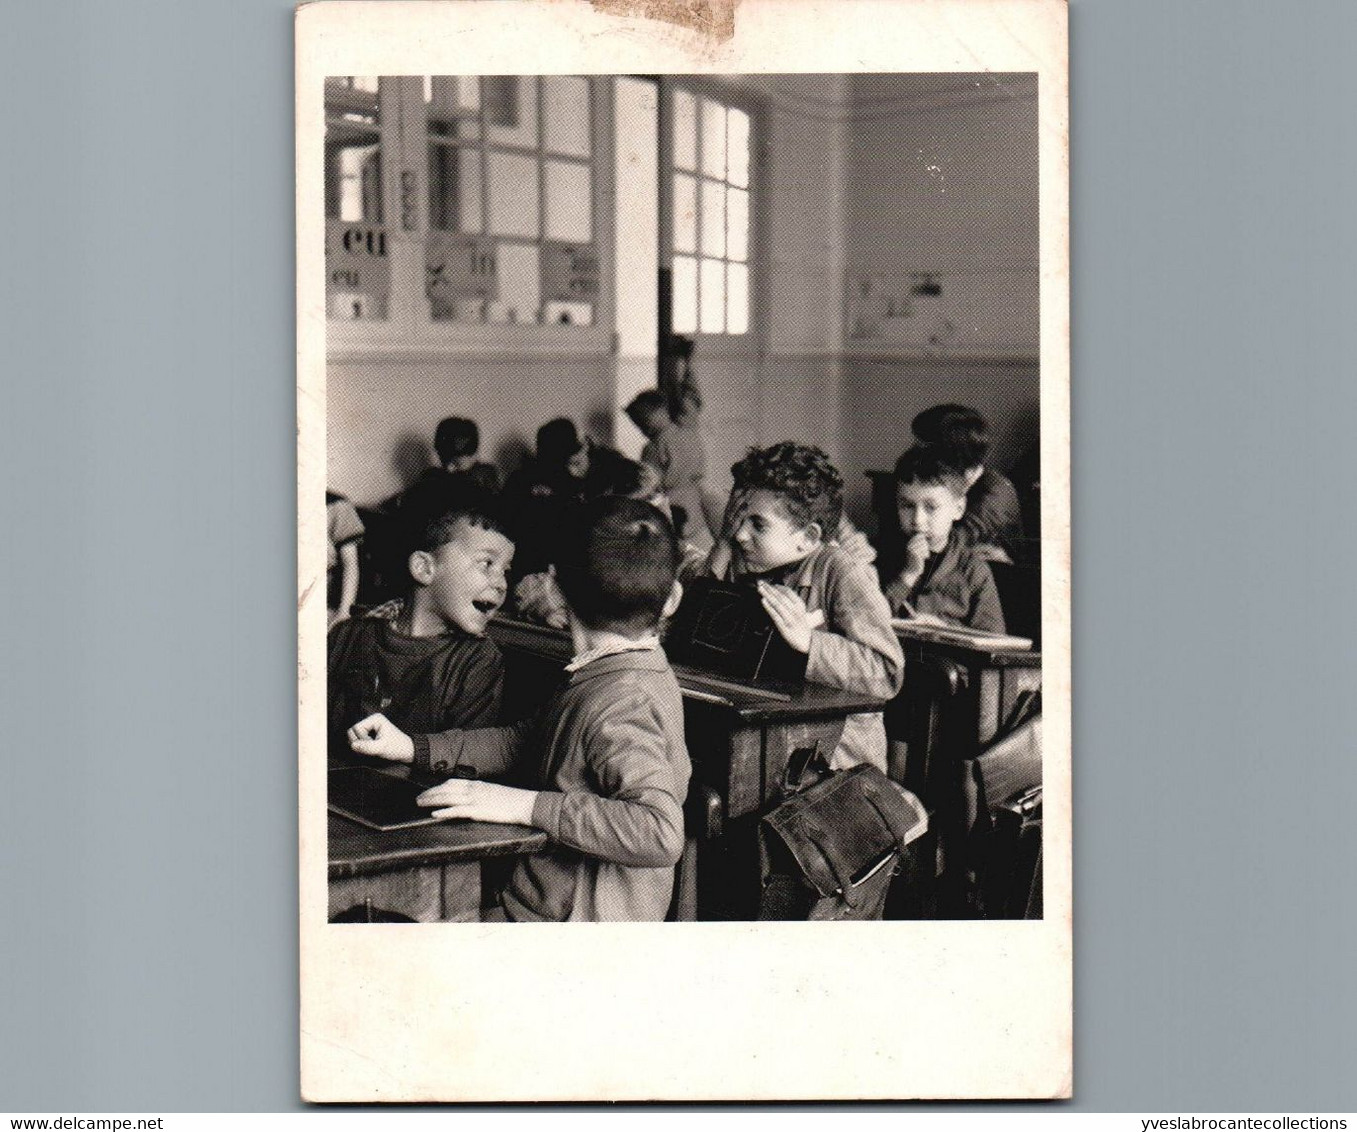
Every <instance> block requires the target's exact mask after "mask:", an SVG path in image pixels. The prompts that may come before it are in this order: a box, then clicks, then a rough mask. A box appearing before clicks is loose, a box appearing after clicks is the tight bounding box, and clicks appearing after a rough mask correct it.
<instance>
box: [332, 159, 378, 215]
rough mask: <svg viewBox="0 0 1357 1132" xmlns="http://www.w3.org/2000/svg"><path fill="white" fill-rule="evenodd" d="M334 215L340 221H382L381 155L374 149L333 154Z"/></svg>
mask: <svg viewBox="0 0 1357 1132" xmlns="http://www.w3.org/2000/svg"><path fill="white" fill-rule="evenodd" d="M334 173H335V192H336V203H335V212H334V215H335V216H337V217H338V218H339V219H340V220H376V221H380V220H381V218H382V155H381V150H380V148H379V147H378V146H377V145H376V144H373V145H346V146H341V147H339V148H338V149H337V151H336V153H335V169H334Z"/></svg>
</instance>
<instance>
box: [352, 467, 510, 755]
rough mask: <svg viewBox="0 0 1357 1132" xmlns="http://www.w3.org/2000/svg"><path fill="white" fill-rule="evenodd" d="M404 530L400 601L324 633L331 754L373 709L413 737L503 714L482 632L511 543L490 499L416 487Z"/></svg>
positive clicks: (498, 664) (497, 598)
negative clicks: (404, 565)
mask: <svg viewBox="0 0 1357 1132" xmlns="http://www.w3.org/2000/svg"><path fill="white" fill-rule="evenodd" d="M402 527H403V528H404V531H405V541H406V543H407V547H408V550H409V553H408V557H407V568H408V575H407V579H406V580H407V583H408V586H407V589H408V592H407V596H406V598H405V599H404V600H403V601H401V602H398V603H391V606H390V607H388V608H387V609H386V610H385V613H386V616H369V617H362V618H357V619H355V620H351V621H346V622H343V623H341V624H339V625H336V626H335V627H334V629H332V630H331V632H330V638H329V665H328V700H329V726H330V745H331V750H332V751H335V750H338V751H340V752H343V751H346V750H347V743H346V742H345V736H346V732H347V731H348V729H349V728H350V727H352V726H353V725H354V724H355V723H357V722H358V721H359V720H360V719H363V718H364V717H365V716H368V715H371V714H372V713H373V712H382V713H384V714H385V715H386V717H387V718H389V719H391V720H393V721H394V722H395V723H397V724H398V725H399V726H400V727H401V728H403V729H404V730H405V731H406V732H409V733H413V734H414V735H415V742H416V743H417V744H419V743H425V742H426V740H425V739H424V738H423V737H424V736H425V735H427V734H429V733H432V732H439V731H446V730H447V729H448V728H450V727H481V726H489V725H491V724H494V723H497V722H498V721H499V708H500V698H501V693H502V690H503V680H504V661H503V658H502V657H501V656H500V652H499V649H498V648H497V647H496V646H495V644H494V642H492V641H490V640H488V639H486V637H485V629H486V625H487V624H488V623H489V621H490V618H491V617H493V616H494V615H495V612H496V611H497V610H498V609H499V607H500V606H501V605H503V603H504V598H505V594H506V591H507V583H506V575H507V573H508V569H509V562H510V559H511V558H512V557H513V551H514V548H513V543H511V542H510V541H509V539H508V538H507V537H506V536H505V534H504V533H503V527H502V524H501V522H500V520H499V517H498V515H497V513H496V511H495V509H494V501H493V500H492V499H491V498H490V497H489V496H487V495H485V494H484V493H481V492H477V491H475V490H474V489H473V488H472V487H471V486H470V485H463V486H462V487H461V488H460V489H450V488H449V487H448V486H447V485H445V484H444V485H437V484H435V485H433V486H431V487H429V488H426V489H424V490H417V489H412V491H411V492H410V493H409V496H408V498H407V500H406V503H405V507H404V508H403V510H402Z"/></svg>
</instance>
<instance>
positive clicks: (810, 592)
mask: <svg viewBox="0 0 1357 1132" xmlns="http://www.w3.org/2000/svg"><path fill="white" fill-rule="evenodd" d="M731 473H732V474H733V476H734V477H735V489H734V491H733V492H732V493H731V498H730V502H729V504H728V505H727V507H726V517H725V520H724V522H723V524H722V532H721V538H720V539H719V540H718V542H717V545H716V548H715V549H714V550H713V552H712V556H711V559H710V561H709V568H710V570H711V572H712V573H714V574H716V575H717V576H718V577H727V578H730V579H732V580H745V581H748V582H749V583H750V584H751V585H754V586H757V588H758V592H759V595H760V597H761V598H762V601H763V607H764V609H765V610H767V612H768V616H769V617H770V618H772V621H773V624H774V625H775V626H776V627H777V630H778V632H779V633H780V634H781V635H782V638H783V639H784V640H785V641H786V642H787V643H788V644H789V645H790V646H791V647H792V648H794V649H796V650H797V651H798V652H802V653H805V654H806V679H807V680H811V681H814V682H815V683H818V684H826V685H829V686H830V687H834V688H843V689H845V690H847V691H853V692H864V693H867V694H870V695H876V696H880V697H881V698H882V699H883V700H885V699H889V698H890V697H891V696H893V695H895V693H896V692H897V691H899V690H900V682H901V680H902V679H903V676H904V656H903V654H902V653H901V651H900V642H899V641H897V640H896V638H895V632H894V630H892V628H891V614H890V609H889V608H888V607H887V605H886V599H885V597H883V596H882V593H881V586H880V583H879V582H878V581H877V576H876V572H875V571H874V570H873V569H872V567H871V566H870V565H868V564H867V563H866V562H863V561H861V560H860V559H856V558H854V557H853V556H852V555H851V554H849V553H848V552H847V551H845V550H844V549H843V548H841V547H839V546H836V545H833V544H832V543H830V542H829V541H828V536H829V535H830V534H831V533H832V532H835V531H837V530H838V529H839V521H840V519H841V518H842V516H843V477H842V476H840V475H839V472H838V469H836V468H835V467H834V465H833V464H831V463H830V462H829V458H828V457H827V456H826V455H825V454H824V453H823V452H822V451H821V450H820V449H818V448H811V447H806V446H804V445H800V444H793V443H791V442H789V441H788V442H784V443H782V444H776V445H773V446H772V447H771V448H765V449H757V448H755V449H750V451H749V455H747V456H746V457H745V458H744V459H743V460H741V461H740V462H739V463H738V464H736V465H735V466H734V467H733V468H732V469H731ZM864 762H865V763H871V764H872V765H873V766H876V767H878V768H880V769H881V770H885V769H886V730H885V726H884V724H883V723H882V719H881V715H880V713H876V712H874V713H870V714H861V715H852V716H849V717H848V721H847V723H846V724H845V726H844V729H843V736H842V738H841V739H840V740H839V745H838V747H836V748H835V750H834V753H833V757H832V759H831V760H830V766H831V767H832V768H833V769H835V770H839V769H844V768H847V767H850V766H855V765H857V764H858V763H864Z"/></svg>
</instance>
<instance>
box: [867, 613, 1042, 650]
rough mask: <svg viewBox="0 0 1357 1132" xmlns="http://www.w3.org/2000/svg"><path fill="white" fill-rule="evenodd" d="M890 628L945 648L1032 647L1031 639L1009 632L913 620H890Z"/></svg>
mask: <svg viewBox="0 0 1357 1132" xmlns="http://www.w3.org/2000/svg"><path fill="white" fill-rule="evenodd" d="M891 628H892V629H894V630H895V631H896V633H902V634H904V635H905V636H909V637H915V638H918V639H919V640H925V641H938V642H939V643H941V644H947V645H972V646H974V647H976V648H982V649H988V650H990V651H992V652H1000V651H1003V652H1008V651H1011V652H1027V651H1028V650H1030V649H1031V647H1032V640H1031V638H1030V637H1014V636H1010V635H1009V634H1008V633H990V632H986V631H985V630H983V629H968V628H967V627H966V626H965V625H939V624H938V623H937V622H936V621H927V620H922V619H916V618H913V617H892V618H891Z"/></svg>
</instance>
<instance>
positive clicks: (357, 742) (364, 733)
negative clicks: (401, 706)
mask: <svg viewBox="0 0 1357 1132" xmlns="http://www.w3.org/2000/svg"><path fill="white" fill-rule="evenodd" d="M348 735H349V747H350V748H351V749H352V750H353V752H354V753H355V754H358V755H372V756H373V757H374V758H379V759H390V760H391V761H392V762H395V763H411V762H414V761H415V741H414V740H413V739H411V738H410V736H409V735H407V734H406V733H405V732H404V731H402V730H401V729H400V728H399V727H397V726H396V725H395V724H394V723H392V722H391V720H389V719H387V718H386V716H384V715H382V713H381V712H377V713H376V714H375V715H370V716H368V717H367V718H366V719H360V720H359V721H358V722H357V723H355V724H354V725H353V726H352V727H350V728H349V732H348Z"/></svg>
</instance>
